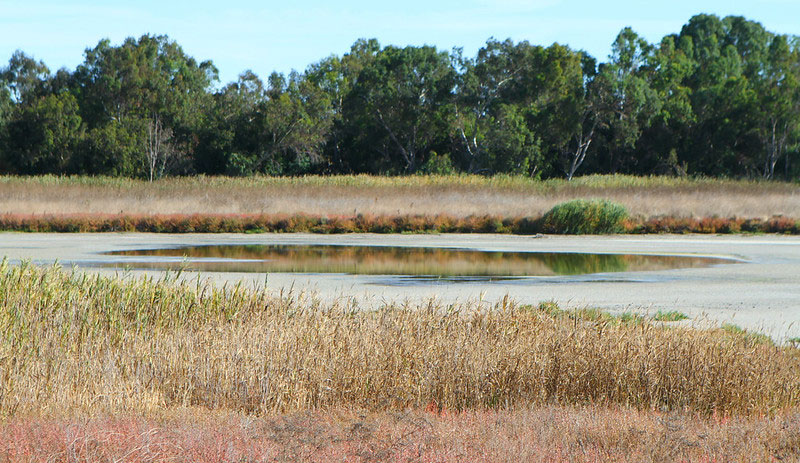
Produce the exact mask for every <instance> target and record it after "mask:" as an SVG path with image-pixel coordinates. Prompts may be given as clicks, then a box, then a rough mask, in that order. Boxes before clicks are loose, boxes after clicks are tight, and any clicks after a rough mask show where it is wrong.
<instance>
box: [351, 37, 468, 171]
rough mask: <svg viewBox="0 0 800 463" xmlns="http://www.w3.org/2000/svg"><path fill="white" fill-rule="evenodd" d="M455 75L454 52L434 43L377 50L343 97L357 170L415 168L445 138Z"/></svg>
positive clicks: (352, 159) (440, 144) (353, 163)
mask: <svg viewBox="0 0 800 463" xmlns="http://www.w3.org/2000/svg"><path fill="white" fill-rule="evenodd" d="M365 61H366V60H365ZM455 80H456V71H455V69H454V67H453V65H452V63H451V61H450V56H449V55H448V54H447V53H444V52H440V51H438V50H436V48H434V47H430V46H423V47H412V46H409V47H405V48H398V47H393V46H388V47H386V48H384V49H382V50H380V51H379V52H377V53H375V55H374V59H371V60H368V61H366V62H365V66H364V68H363V69H362V70H361V71H360V72H359V73H358V76H357V78H356V80H355V82H354V83H353V87H352V90H351V91H350V92H349V93H348V95H347V97H346V101H344V108H343V109H344V118H345V120H346V121H347V124H348V125H349V127H348V133H349V145H350V149H351V150H352V151H351V153H352V157H351V159H350V164H351V167H352V168H353V170H356V171H363V172H392V171H393V172H404V173H413V172H416V171H417V169H418V168H419V167H420V166H421V165H422V164H423V163H424V162H425V159H426V157H427V156H428V154H429V153H430V152H431V151H438V150H437V148H439V147H440V146H443V145H444V144H445V143H446V140H447V133H448V128H449V118H450V116H451V114H452V100H453V91H454V87H455Z"/></svg>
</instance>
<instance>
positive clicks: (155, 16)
mask: <svg viewBox="0 0 800 463" xmlns="http://www.w3.org/2000/svg"><path fill="white" fill-rule="evenodd" d="M0 12H2V13H0V63H3V64H0V65H4V63H5V62H6V61H7V59H8V58H9V57H10V56H11V54H12V53H13V52H14V50H16V49H22V50H24V51H25V52H27V53H29V54H32V55H33V56H34V57H35V58H37V59H41V60H44V61H45V63H46V64H47V65H48V66H49V67H50V68H51V69H52V70H55V69H58V68H60V67H67V68H70V69H73V68H74V67H75V66H77V65H78V64H79V63H80V62H82V60H83V51H84V49H85V48H87V47H92V46H94V45H96V44H97V42H98V40H100V39H101V38H106V37H107V38H109V39H111V41H112V43H115V44H116V43H120V42H121V41H122V40H123V39H124V38H125V37H129V36H134V37H138V36H140V35H142V34H145V33H152V34H167V35H168V36H170V38H172V39H174V40H176V41H177V42H178V43H179V44H180V45H181V46H182V47H183V48H184V50H185V51H186V52H187V53H188V54H190V55H192V56H194V57H195V58H196V59H198V60H205V59H211V60H212V61H214V63H215V64H216V65H217V67H218V68H219V70H220V80H221V81H222V82H223V83H225V82H228V81H231V80H234V79H236V76H237V75H238V74H239V73H240V72H242V71H244V70H245V69H252V70H253V71H255V72H256V73H257V74H259V75H260V76H262V77H266V76H267V75H268V74H269V73H270V72H272V71H273V70H278V71H281V72H288V71H290V70H291V69H298V70H302V69H304V68H305V67H306V66H307V65H308V64H310V63H312V62H314V61H317V60H319V59H321V58H323V57H325V56H327V55H330V54H332V53H335V54H342V53H344V52H346V51H347V50H348V49H349V48H350V45H351V44H352V43H353V42H354V41H355V40H356V39H358V38H360V37H375V38H377V39H379V40H380V42H381V43H382V44H384V45H388V44H394V45H409V44H411V45H423V44H430V45H436V46H437V47H439V48H442V49H445V50H449V49H450V48H452V47H453V46H463V47H464V51H465V53H466V54H467V55H468V56H471V55H474V53H475V52H476V51H477V50H478V48H480V47H481V46H482V45H483V44H484V43H485V42H486V39H488V38H489V37H495V38H498V39H505V38H508V37H510V38H512V39H514V40H515V41H520V40H528V41H530V42H531V43H535V44H541V45H549V44H551V43H553V42H559V43H564V44H567V45H569V46H571V47H572V48H575V49H584V50H587V51H588V52H590V53H591V54H592V55H594V56H595V57H597V58H598V59H601V60H602V59H605V58H606V57H607V55H608V53H609V51H610V44H611V42H612V41H613V39H614V37H615V36H616V34H617V33H618V32H619V30H620V29H621V28H623V27H625V26H631V27H633V28H634V30H636V31H637V32H639V34H641V35H643V36H644V37H645V38H647V39H648V40H650V41H657V40H659V39H660V38H661V37H662V36H664V35H665V34H668V33H671V32H677V31H679V30H680V28H681V26H682V25H683V24H684V23H686V21H687V20H688V19H689V18H690V17H691V16H693V15H694V14H697V13H714V14H717V15H719V16H726V15H729V14H736V15H743V16H746V17H747V18H749V19H753V20H756V21H759V22H761V23H762V24H764V26H765V27H766V28H767V29H769V30H771V31H774V32H780V33H788V34H800V19H799V18H800V0H758V1H741V0H727V1H722V0H711V1H702V0H695V1H690V0H667V1H642V0H609V1H602V0H594V1H590V0H459V1H455V0H439V1H437V0H427V1H425V0H405V1H395V2H380V1H365V0H349V1H341V0H340V1H339V2H330V1H322V0H306V1H303V0H297V1H295V2H294V3H290V2H287V1H281V2H273V1H256V0H238V1H236V2H229V1H225V0H223V1H220V0H213V1H212V0H194V1H183V0H179V1H170V0H160V1H159V0H138V1H124V2H122V1H116V2H115V1H109V0H105V1H101V0H60V1H57V0H45V1H40V0H28V1H23V0H15V1H8V0H0Z"/></svg>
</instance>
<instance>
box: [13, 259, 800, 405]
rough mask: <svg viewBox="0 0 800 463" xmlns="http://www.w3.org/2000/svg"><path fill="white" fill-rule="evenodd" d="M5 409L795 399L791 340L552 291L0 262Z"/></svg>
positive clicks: (798, 362)
mask: <svg viewBox="0 0 800 463" xmlns="http://www.w3.org/2000/svg"><path fill="white" fill-rule="evenodd" d="M0 333H2V337H1V338H0V411H2V413H3V414H4V415H6V416H8V415H13V414H15V413H17V414H18V413H26V414H27V413H34V414H47V415H52V414H66V415H69V414H97V413H123V412H135V413H148V412H153V411H157V410H164V409H169V408H171V407H183V406H199V407H205V408H209V409H218V410H234V411H242V412H247V413H255V414H262V413H273V412H285V411H291V410H305V409H319V408H322V409H324V408H328V407H337V406H345V407H358V408H365V409H372V410H393V409H402V408H405V407H426V406H433V407H435V408H437V409H455V410H459V409H473V408H474V409H483V408H506V407H518V406H522V405H536V404H543V403H556V404H588V403H593V404H620V405H625V406H631V407H635V408H640V409H688V410H693V411H696V412H700V413H704V414H706V413H708V414H710V413H712V412H715V411H716V412H720V413H735V414H750V413H770V412H773V411H776V410H780V409H786V408H787V407H794V406H797V405H800V355H798V350H797V349H794V348H790V347H779V346H774V345H770V344H769V343H761V342H755V341H754V338H747V337H742V336H737V335H735V334H732V333H730V332H726V331H722V330H696V329H687V328H664V327H661V326H658V325H657V324H652V323H648V322H642V321H641V320H636V322H633V323H621V322H614V321H609V320H603V319H599V320H595V321H592V320H587V319H582V318H579V317H570V316H569V315H568V314H565V313H564V312H561V311H558V310H552V307H551V306H549V305H543V306H542V307H538V308H530V307H520V306H517V305H515V304H513V303H511V302H509V301H502V302H501V303H499V304H498V305H496V306H494V307H485V306H468V305H457V306H440V305H438V304H436V303H435V302H430V303H428V304H425V305H421V306H414V307H408V306H402V305H387V306H386V307H383V308H381V309H380V310H376V311H363V310H360V309H358V307H357V306H356V305H354V304H350V305H346V304H345V305H336V304H334V305H330V304H323V303H321V302H319V301H317V300H315V299H314V298H313V296H309V295H306V294H296V293H288V294H278V295H274V294H271V293H270V291H268V290H266V289H263V288H260V289H259V288H245V287H243V286H241V285H237V286H225V287H219V286H214V285H210V284H204V283H201V282H195V283H185V282H178V281H176V279H175V278H173V277H170V278H165V279H161V280H152V279H136V278H110V277H103V276H97V275H88V274H83V273H78V272H65V271H62V270H61V269H59V268H57V267H49V268H44V269H43V268H39V267H36V266H33V265H30V264H23V265H21V266H11V265H9V264H8V263H5V262H4V263H2V264H1V265H0Z"/></svg>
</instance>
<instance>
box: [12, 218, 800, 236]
mask: <svg viewBox="0 0 800 463" xmlns="http://www.w3.org/2000/svg"><path fill="white" fill-rule="evenodd" d="M540 219H541V218H539V217H500V216H493V215H481V216H468V217H464V218H458V217H454V216H449V215H445V214H442V215H435V216H426V215H396V216H388V215H378V216H373V215H363V214H358V215H356V216H327V217H324V216H311V215H305V214H294V215H286V214H275V215H269V214H225V215H220V214H191V215H181V214H172V215H102V214H64V215H23V214H5V215H2V216H0V230H4V231H22V232H57V233H76V232H148V233H244V232H277V233H297V232H313V233H402V232H406V233H429V232H436V233H512V234H522V235H527V234H536V233H542V232H543V229H542V224H541V220H540ZM624 229H625V231H626V232H627V233H638V234H653V233H740V232H748V233H784V234H794V235H797V234H800V223H799V222H798V221H797V220H795V219H792V218H789V217H783V216H776V217H772V218H770V219H769V220H766V221H765V220H761V219H741V218H736V217H733V218H722V217H703V218H685V217H671V216H661V217H653V218H649V219H627V220H626V221H625V222H624Z"/></svg>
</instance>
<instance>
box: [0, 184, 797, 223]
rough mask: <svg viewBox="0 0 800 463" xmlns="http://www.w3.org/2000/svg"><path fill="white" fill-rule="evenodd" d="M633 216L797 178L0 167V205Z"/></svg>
mask: <svg viewBox="0 0 800 463" xmlns="http://www.w3.org/2000/svg"><path fill="white" fill-rule="evenodd" d="M579 198H584V199H590V198H598V199H608V200H611V201H614V202H617V203H620V204H622V205H623V206H625V207H626V208H627V210H628V211H629V212H630V213H631V214H632V215H634V216H641V217H644V218H651V217H656V216H670V217H676V218H687V217H689V218H691V217H726V218H728V217H739V218H761V219H766V218H769V217H773V216H776V215H783V216H786V217H792V218H800V184H797V183H783V182H763V181H739V180H713V179H686V178H673V177H633V176H586V177H580V178H576V179H574V180H573V181H572V182H567V181H564V180H548V181H536V180H531V179H529V178H526V177H509V176H498V177H488V178H487V177H480V176H467V175H463V176H445V177H437V176H409V177H375V176H365V175H359V176H332V177H319V176H310V177H296V178H286V177H251V178H228V177H188V178H167V179H163V180H158V181H156V182H153V183H149V182H146V181H140V180H131V179H119V178H106V177H65V178H60V177H52V176H45V177H0V214H28V215H63V214H104V215H129V216H139V215H174V214H180V215H192V214H217V215H225V214H246V215H254V214H256V215H257V214H268V215H311V216H322V217H333V216H336V217H353V216H357V215H359V214H361V215H370V216H415V215H418V216H431V217H432V216H437V215H448V216H451V217H454V218H466V217H469V216H494V217H502V218H516V217H538V216H541V215H543V214H544V213H545V212H547V211H548V210H550V209H551V208H552V207H553V206H555V205H556V204H559V203H562V202H565V201H568V200H571V199H579Z"/></svg>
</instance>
